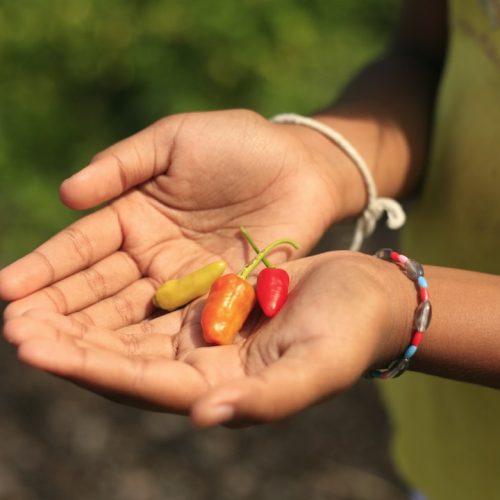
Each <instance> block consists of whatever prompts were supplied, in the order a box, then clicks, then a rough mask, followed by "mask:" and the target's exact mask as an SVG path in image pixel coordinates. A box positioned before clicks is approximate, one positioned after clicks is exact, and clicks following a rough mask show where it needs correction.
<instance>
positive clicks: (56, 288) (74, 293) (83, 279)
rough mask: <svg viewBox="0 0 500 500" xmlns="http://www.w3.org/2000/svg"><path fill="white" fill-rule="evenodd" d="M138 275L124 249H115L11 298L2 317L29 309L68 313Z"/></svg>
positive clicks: (127, 283)
mask: <svg viewBox="0 0 500 500" xmlns="http://www.w3.org/2000/svg"><path fill="white" fill-rule="evenodd" d="M140 277H141V272H140V271H139V269H138V267H137V265H136V264H135V262H134V261H133V259H132V258H130V257H129V256H128V255H127V254H126V253H125V252H115V253H114V254H112V255H110V256H109V257H105V258H104V259H102V260H101V261H99V262H98V263H97V264H95V265H94V266H91V267H89V268H88V269H84V270H83V271H80V272H79V273H77V274H74V275H72V276H69V277H68V278H65V279H63V280H61V281H59V282H57V283H55V284H53V285H50V286H48V287H46V288H43V289H42V290H40V291H38V292H35V293H33V294H31V295H29V296H28V297H25V298H23V299H20V300H17V301H16V302H12V303H11V304H9V305H8V306H7V308H6V309H5V311H4V318H5V319H6V320H7V319H10V318H13V317H15V316H20V315H22V314H23V313H24V312H26V311H28V310H29V309H51V310H53V311H56V312H58V313H61V314H70V313H73V312H75V311H79V310H80V309H83V308H85V307H88V306H90V305H92V304H95V303H96V302H99V301H101V300H103V299H105V298H107V297H110V296H112V295H114V294H116V293H118V292H119V291H120V290H122V289H123V288H125V287H126V286H127V285H130V284H131V283H133V282H134V281H136V280H138V279H139V278H140Z"/></svg>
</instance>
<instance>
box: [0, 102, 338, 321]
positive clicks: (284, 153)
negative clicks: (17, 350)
mask: <svg viewBox="0 0 500 500" xmlns="http://www.w3.org/2000/svg"><path fill="white" fill-rule="evenodd" d="M308 134H309V135H308ZM306 137H307V138H306ZM315 141H316V142H315ZM320 141H325V140H324V139H323V138H321V137H320V136H319V134H317V133H316V132H313V131H309V130H307V129H304V128H303V127H297V126H286V125H275V124H272V123H270V122H268V121H267V120H265V119H263V118H262V117H260V116H259V115H257V114H256V113H253V112H250V111H244V110H235V111H221V112H211V113H189V114H183V115H174V116H172V117H168V118H165V119H163V120H160V121H159V122H157V123H155V124H153V125H152V126H151V127H149V128H147V129H145V130H143V131H141V132H139V133H138V134H136V135H134V136H132V137H130V138H128V139H126V140H124V141H122V142H119V143H117V144H115V145H114V146H112V147H110V148H109V149H106V150H105V151H103V152H102V153H100V154H98V155H97V156H96V157H95V158H94V159H93V160H92V162H91V164H90V165H89V166H87V167H86V168H84V169H83V170H81V171H80V172H78V173H76V174H75V175H74V176H72V177H71V178H69V179H68V180H66V181H65V182H64V183H63V184H62V186H61V197H62V199H63V201H64V202H65V203H66V205H68V206H69V207H72V208H75V209H88V208H91V207H95V206H98V205H99V204H101V203H103V202H109V204H107V205H105V206H104V207H103V208H100V209H99V210H97V211H96V212H94V213H92V214H91V215H88V216H86V217H84V218H82V219H80V220H79V221H77V222H76V223H74V224H72V225H71V226H69V227H68V228H66V229H64V230H63V231H61V232H60V233H59V234H57V235H55V236H54V237H53V238H52V239H50V240H49V241H47V242H46V243H44V244H42V245H41V246H40V247H39V248H37V249H36V250H35V251H33V252H32V253H30V254H28V255H27V256H25V257H23V258H21V259H20V260H18V261H17V262H15V263H13V264H11V265H10V266H8V267H6V268H5V269H4V270H3V271H1V272H0V297H3V298H4V299H5V300H17V302H14V303H13V304H11V305H10V306H9V307H8V308H7V310H6V314H5V316H6V318H10V317H13V316H16V315H19V314H22V313H23V312H24V311H26V310H28V309H32V308H49V309H52V310H54V311H56V312H59V313H62V314H65V315H74V318H75V319H77V320H78V321H79V322H83V323H86V324H87V325H93V326H102V327H106V328H112V329H116V328H121V327H125V326H127V325H131V324H135V323H137V322H139V321H141V320H144V319H146V318H148V317H149V316H150V315H151V313H152V307H153V306H152V303H151V297H152V295H153V293H154V290H155V288H156V287H158V286H159V285H160V284H161V283H162V282H163V281H165V280H167V279H170V278H172V277H177V276H181V275H183V274H186V273H188V272H191V271H193V270H195V269H196V268H198V267H201V266H202V265H204V264H206V263H208V262H211V261H214V260H219V259H224V260H225V261H226V262H227V263H228V265H229V268H230V269H233V270H238V269H240V268H241V266H242V265H243V263H244V262H245V261H247V260H248V257H249V255H250V254H249V253H248V246H247V245H245V243H244V242H243V240H242V239H241V238H240V237H239V236H238V227H239V226H240V225H245V226H247V228H248V229H249V230H250V231H251V233H252V234H253V236H254V237H255V239H256V240H257V241H258V242H259V244H262V245H264V244H267V243H269V242H271V241H272V240H274V239H276V238H281V237H289V238H294V239H296V240H298V241H300V243H301V245H302V247H301V253H302V255H303V254H305V253H307V251H308V250H309V249H310V248H311V247H312V246H313V245H314V244H315V242H316V241H317V240H318V239H319V238H320V237H321V235H322V234H323V232H324V230H325V229H326V228H327V227H328V226H329V225H330V224H331V222H332V221H333V220H334V219H335V217H336V214H337V213H338V207H337V203H338V202H339V199H340V196H339V192H338V186H337V185H336V183H335V181H334V179H333V177H334V174H333V173H332V171H333V169H332V166H331V164H330V163H329V159H327V157H326V156H325V154H323V152H322V151H320V150H321V147H316V145H317V144H320ZM326 142H327V141H326ZM306 143H307V144H306ZM315 144H316V145H315ZM322 145H324V143H322ZM328 147H330V145H328ZM298 255H300V254H297V256H298ZM288 256H289V255H288V254H287V253H286V252H281V253H280V252H277V253H275V254H274V255H273V256H272V260H273V261H274V262H276V263H277V262H280V261H283V260H286V259H287V258H288ZM18 299H21V300H18Z"/></svg>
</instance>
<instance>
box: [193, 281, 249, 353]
mask: <svg viewBox="0 0 500 500" xmlns="http://www.w3.org/2000/svg"><path fill="white" fill-rule="evenodd" d="M254 304H255V291H254V289H253V286H252V285H251V284H250V283H249V282H248V281H247V280H246V279H244V278H241V277H240V276H238V275H237V274H234V273H233V274H226V275H224V276H222V277H220V278H219V279H217V280H216V281H215V283H214V284H213V285H212V288H211V290H210V294H209V296H208V298H207V302H206V304H205V307H204V309H203V313H202V316H201V327H202V329H203V337H204V339H205V340H206V341H207V342H208V343H210V344H232V343H233V340H234V337H235V335H236V334H237V333H238V332H239V331H240V330H241V327H242V326H243V323H245V320H246V319H247V317H248V315H249V314H250V311H251V310H252V308H253V306H254Z"/></svg>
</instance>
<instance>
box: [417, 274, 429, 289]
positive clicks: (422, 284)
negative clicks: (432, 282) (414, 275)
mask: <svg viewBox="0 0 500 500" xmlns="http://www.w3.org/2000/svg"><path fill="white" fill-rule="evenodd" d="M417 283H418V286H419V287H420V288H428V286H429V285H428V284H427V280H426V279H425V278H424V277H423V276H419V277H418V280H417Z"/></svg>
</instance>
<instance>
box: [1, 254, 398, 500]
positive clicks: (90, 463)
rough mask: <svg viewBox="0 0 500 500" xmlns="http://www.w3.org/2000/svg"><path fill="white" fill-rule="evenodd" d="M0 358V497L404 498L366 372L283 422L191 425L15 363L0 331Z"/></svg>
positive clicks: (182, 499) (383, 418)
mask: <svg viewBox="0 0 500 500" xmlns="http://www.w3.org/2000/svg"><path fill="white" fill-rule="evenodd" d="M328 245H329V247H330V248H331V244H328ZM321 248H324V245H323V246H322V247H321ZM0 363H1V367H2V368H1V376H0V500H38V499H40V500H59V499H64V500H66V499H70V500H89V499H93V500H101V499H102V500H110V499H113V500H114V499H116V500H160V499H161V500H226V499H227V500H240V499H259V500H268V499H269V500H271V499H273V500H305V499H307V500H402V499H406V498H407V492H406V489H405V487H404V485H403V484H402V483H401V482H400V480H399V479H398V478H397V476H396V474H395V472H394V470H393V467H392V465H391V462H390V458H389V454H388V443H389V438H390V428H389V424H388V422H387V418H386V415H385V413H384V411H383V409H382V407H381V404H380V401H379V398H378V395H377V393H376V390H375V384H374V383H373V382H371V381H360V382H359V383H358V384H357V385H356V386H355V387H353V388H352V389H351V390H349V391H348V392H347V393H345V394H343V395H341V396H340V397H337V398H336V399H334V400H330V401H328V402H326V403H323V404H321V405H318V406H316V407H314V408H311V409H309V410H307V411H305V412H303V413H302V414H300V415H298V416H295V417H293V418H291V419H289V420H286V421H283V422H279V423H276V424H272V425H266V426H258V427H253V428H248V429H243V430H237V431H235V430H228V429H225V428H216V429H211V430H206V431H198V430H195V429H194V428H193V427H192V426H191V424H190V423H189V421H188V420H187V419H185V418H184V417H178V416H171V415H163V414H158V413H148V412H143V411H139V410H135V409H131V408H127V407H124V406H120V405H117V404H115V403H111V402H108V401H106V400H104V399H102V398H100V397H98V396H95V395H93V394H90V393H88V392H86V391H84V390H81V389H79V388H76V387H75V386H73V385H71V384H69V383H66V382H63V381H61V380H58V379H56V378H54V377H52V376H50V375H47V374H44V373H39V372H37V371H35V370H33V369H30V368H28V367H25V366H22V365H21V364H20V363H19V362H18V361H17V359H16V356H15V351H14V349H13V348H12V347H11V346H10V345H8V344H7V343H5V342H3V341H0Z"/></svg>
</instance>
